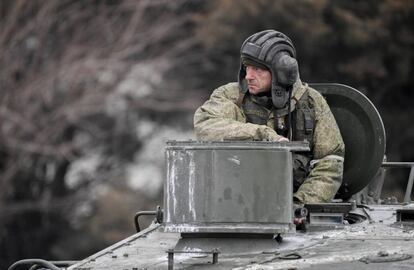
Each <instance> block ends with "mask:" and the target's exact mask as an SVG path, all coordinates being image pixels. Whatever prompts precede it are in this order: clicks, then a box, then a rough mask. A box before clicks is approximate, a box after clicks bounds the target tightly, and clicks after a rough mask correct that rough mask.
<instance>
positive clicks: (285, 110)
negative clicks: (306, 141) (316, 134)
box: [272, 85, 293, 140]
mask: <svg viewBox="0 0 414 270" xmlns="http://www.w3.org/2000/svg"><path fill="white" fill-rule="evenodd" d="M273 89H274V88H273ZM282 89H283V90H282V91H283V92H284V95H285V97H286V98H285V100H286V101H284V102H283V103H280V104H278V105H279V106H278V107H276V106H275V103H274V101H273V98H274V96H275V95H274V93H272V101H273V117H274V129H275V130H276V132H277V133H278V134H279V135H282V136H286V138H288V139H289V140H292V129H291V126H292V112H291V111H292V102H290V100H291V99H292V89H293V86H292V85H291V86H287V87H286V88H282Z"/></svg>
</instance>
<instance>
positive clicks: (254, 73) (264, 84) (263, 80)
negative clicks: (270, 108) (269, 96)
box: [245, 65, 272, 95]
mask: <svg viewBox="0 0 414 270" xmlns="http://www.w3.org/2000/svg"><path fill="white" fill-rule="evenodd" d="M245 79H246V81H247V85H248V89H249V93H250V94H253V95H257V94H259V93H263V92H267V91H270V87H271V84H272V74H271V73H270V71H268V70H267V69H263V68H259V67H256V66H250V65H246V77H245Z"/></svg>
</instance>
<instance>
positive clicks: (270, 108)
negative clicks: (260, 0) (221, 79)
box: [194, 30, 345, 204]
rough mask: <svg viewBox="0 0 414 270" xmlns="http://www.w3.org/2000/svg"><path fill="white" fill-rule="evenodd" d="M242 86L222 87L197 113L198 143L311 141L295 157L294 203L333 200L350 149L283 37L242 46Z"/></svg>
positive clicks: (267, 36)
mask: <svg viewBox="0 0 414 270" xmlns="http://www.w3.org/2000/svg"><path fill="white" fill-rule="evenodd" d="M240 53H241V64H240V71H239V78H238V82H233V83H229V84H226V85H223V86H221V87H219V88H217V89H216V90H214V92H213V93H212V95H211V97H210V99H209V100H208V101H206V102H205V103H204V104H203V105H202V106H201V107H200V108H198V109H197V111H196V112H195V115H194V129H195V133H196V136H197V138H198V139H199V140H207V141H220V140H259V141H261V140H265V141H275V142H280V141H288V140H290V141H303V140H307V141H308V142H309V145H310V149H311V151H310V152H307V153H295V154H294V155H293V159H294V164H293V167H294V172H293V178H294V179H293V180H294V196H293V199H294V203H295V204H305V203H322V202H330V201H331V200H332V199H333V198H334V196H335V194H336V192H337V191H338V189H339V187H340V185H341V182H342V172H343V162H344V153H345V146H344V143H343V141H342V137H341V134H340V132H339V129H338V126H337V124H336V121H335V118H334V116H333V115H332V113H331V110H330V109H329V106H328V104H327V103H326V101H325V99H324V98H323V97H322V96H321V95H320V94H319V93H318V92H317V91H316V90H314V89H312V88H311V87H309V86H308V85H307V84H306V83H302V81H301V80H300V77H299V71H298V65H297V61H296V59H295V58H296V51H295V48H294V47H293V44H292V41H291V40H290V39H289V38H288V37H287V36H286V35H284V34H283V33H281V32H278V31H274V30H266V31H261V32H258V33H256V34H253V35H252V36H250V37H248V38H247V39H246V40H245V41H244V43H243V45H242V46H241V51H240Z"/></svg>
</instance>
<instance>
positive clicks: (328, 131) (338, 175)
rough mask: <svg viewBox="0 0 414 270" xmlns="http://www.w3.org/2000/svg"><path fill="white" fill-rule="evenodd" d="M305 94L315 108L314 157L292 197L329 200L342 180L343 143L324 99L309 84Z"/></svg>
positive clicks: (312, 200) (314, 201)
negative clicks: (307, 93) (307, 173)
mask: <svg viewBox="0 0 414 270" xmlns="http://www.w3.org/2000/svg"><path fill="white" fill-rule="evenodd" d="M309 97H310V98H311V101H313V102H314V108H315V133H314V149H313V154H314V159H313V160H312V161H311V162H310V163H311V164H310V165H311V171H310V173H309V175H308V177H307V179H305V181H304V182H303V184H302V185H301V186H300V187H299V189H298V191H297V192H296V193H295V194H294V197H295V199H297V200H299V201H300V202H301V203H322V202H330V201H331V200H332V199H333V198H334V196H335V194H336V192H337V191H338V189H339V187H340V186H341V183H342V173H343V164H344V156H345V145H344V142H343V140H342V136H341V133H340V131H339V128H338V125H337V124H336V121H335V118H334V116H333V114H332V112H331V110H330V108H329V106H328V104H327V103H326V101H325V99H324V98H323V97H322V96H321V95H320V94H319V93H317V92H316V91H315V90H313V89H311V88H309Z"/></svg>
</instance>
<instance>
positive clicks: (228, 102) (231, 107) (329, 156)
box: [194, 80, 345, 203]
mask: <svg viewBox="0 0 414 270" xmlns="http://www.w3.org/2000/svg"><path fill="white" fill-rule="evenodd" d="M306 90H307V91H308V98H309V101H310V102H312V106H313V108H314V110H315V127H314V135H313V145H311V149H312V151H313V153H312V156H313V160H312V161H311V162H310V172H309V174H308V176H307V178H306V179H305V181H304V182H303V183H302V185H301V186H300V187H299V189H298V190H297V191H296V192H295V193H294V198H295V199H296V200H298V201H299V202H301V203H321V202H329V201H331V200H332V199H333V197H334V196H335V194H336V192H337V191H338V189H339V187H340V185H341V182H342V172H343V161H344V159H343V157H344V154H345V146H344V143H343V141H342V137H341V134H340V132H339V128H338V126H337V124H336V121H335V118H334V116H333V115H332V112H331V110H330V109H329V106H328V104H327V103H326V101H325V99H324V98H323V97H322V96H321V95H320V94H319V93H318V92H317V91H316V90H314V89H312V88H310V87H308V86H307V85H306V84H302V82H300V80H298V82H297V83H295V85H294V87H293V93H292V95H293V99H294V98H296V99H298V98H300V97H301V95H302V94H303V93H304V92H305V91H306ZM239 95H240V93H239V84H238V83H229V84H226V85H224V86H221V87H219V88H217V89H216V90H214V92H213V93H212V95H211V97H210V99H209V100H208V101H206V102H205V103H204V104H203V105H202V106H201V107H200V108H198V109H197V111H196V112H195V115H194V130H195V134H196V137H197V139H199V140H205V141H220V140H266V141H277V140H278V139H279V138H280V135H278V134H277V133H276V131H275V130H274V129H273V127H274V119H273V113H272V112H270V111H269V119H268V121H267V124H266V125H257V124H253V123H247V122H246V116H245V114H244V112H243V110H242V109H241V108H240V107H239V106H238V105H237V104H238V99H239Z"/></svg>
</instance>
